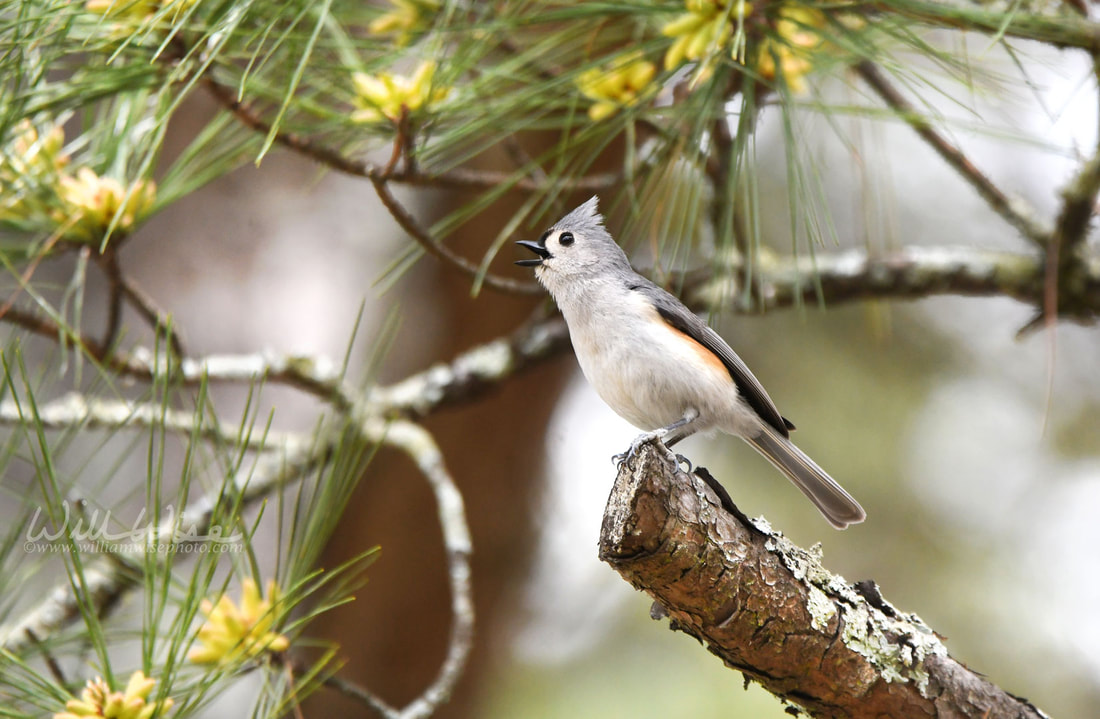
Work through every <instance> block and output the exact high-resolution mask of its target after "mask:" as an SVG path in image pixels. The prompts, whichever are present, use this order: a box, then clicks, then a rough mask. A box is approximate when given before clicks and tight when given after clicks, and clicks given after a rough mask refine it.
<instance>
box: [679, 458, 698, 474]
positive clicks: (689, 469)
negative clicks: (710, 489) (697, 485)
mask: <svg viewBox="0 0 1100 719" xmlns="http://www.w3.org/2000/svg"><path fill="white" fill-rule="evenodd" d="M681 464H685V465H687V469H685V470H684V471H685V472H687V473H688V474H691V473H692V472H693V471H694V470H695V465H693V464H692V463H691V460H690V459H688V458H687V457H685V456H684V455H682V454H678V455H676V466H677V467H678V466H680V465H681Z"/></svg>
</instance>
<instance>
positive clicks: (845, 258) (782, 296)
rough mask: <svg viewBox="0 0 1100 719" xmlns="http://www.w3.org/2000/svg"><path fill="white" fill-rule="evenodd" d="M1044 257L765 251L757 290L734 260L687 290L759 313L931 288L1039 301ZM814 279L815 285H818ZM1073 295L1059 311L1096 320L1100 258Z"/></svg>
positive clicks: (703, 299) (962, 251) (909, 295)
mask: <svg viewBox="0 0 1100 719" xmlns="http://www.w3.org/2000/svg"><path fill="white" fill-rule="evenodd" d="M1044 265H1045V261H1044V258H1042V257H1041V256H1033V255H1024V254H1019V253H1014V252H1002V251H996V250H981V249H975V248H968V247H921V246H913V247H908V248H906V249H902V250H896V251H893V252H889V253H885V254H881V255H876V254H872V253H869V252H867V251H865V250H847V251H842V252H835V253H830V254H818V255H817V256H816V257H798V258H790V257H784V258H781V259H776V258H768V257H762V258H760V259H759V260H758V266H757V267H756V268H755V269H754V272H753V282H754V287H755V291H754V292H753V293H751V294H750V293H745V292H744V291H742V288H741V286H740V279H739V278H740V277H742V276H743V272H742V271H741V269H740V266H739V263H737V262H734V263H731V266H730V267H729V268H728V269H723V270H721V271H719V272H714V273H712V272H709V271H708V272H706V273H703V274H700V275H698V276H695V277H689V278H688V281H687V282H686V283H685V288H686V289H685V293H684V294H685V297H686V299H687V301H688V303H689V304H690V305H691V306H693V307H696V308H707V309H717V308H722V307H726V308H730V309H733V310H734V311H737V312H742V313H749V312H761V311H767V310H771V309H776V308H780V307H787V306H790V305H793V304H796V303H813V302H821V303H822V304H825V305H836V304H841V303H844V302H852V301H857V300H866V299H882V300H887V299H889V300H903V299H920V298H923V297H932V296H935V295H965V296H970V297H1011V298H1013V299H1016V300H1019V301H1021V302H1024V303H1026V304H1029V305H1032V306H1034V307H1042V306H1043V282H1044ZM815 283H816V284H815ZM1063 292H1064V293H1066V292H1068V293H1071V295H1072V302H1067V303H1065V304H1064V305H1063V306H1060V307H1059V312H1060V313H1061V316H1063V317H1071V318H1073V319H1076V320H1079V321H1093V320H1095V319H1096V317H1097V316H1098V315H1100V258H1095V257H1094V258H1089V259H1085V260H1082V267H1081V273H1080V277H1079V278H1078V281H1077V282H1076V283H1075V284H1074V286H1073V287H1071V288H1063Z"/></svg>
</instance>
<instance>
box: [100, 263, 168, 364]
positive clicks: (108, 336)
mask: <svg viewBox="0 0 1100 719" xmlns="http://www.w3.org/2000/svg"><path fill="white" fill-rule="evenodd" d="M98 264H99V266H100V267H101V268H102V270H103V274H104V275H106V276H107V283H108V292H109V296H108V313H107V327H106V330H105V331H104V336H103V340H102V343H101V344H102V346H103V347H112V346H113V345H114V343H115V340H116V339H117V338H118V331H119V328H120V322H121V319H122V302H123V300H124V299H125V300H128V301H129V302H130V304H131V305H133V307H134V309H135V310H137V313H138V314H139V315H141V317H142V319H144V320H145V321H146V322H148V323H149V325H150V326H151V327H152V328H153V331H154V332H164V333H165V336H166V337H167V338H168V346H169V347H170V348H171V349H172V351H173V352H175V354H176V356H177V357H183V356H185V355H186V351H185V349H184V346H183V339H182V338H181V337H180V334H179V331H178V330H177V329H176V328H175V327H174V326H173V325H172V322H171V320H170V319H169V318H168V317H166V316H165V315H164V313H162V312H161V311H160V310H159V309H157V306H156V303H155V302H154V301H153V299H152V298H151V297H149V296H148V295H146V294H145V293H144V292H142V291H141V288H139V287H138V286H137V285H136V284H134V282H133V281H132V280H131V279H130V278H129V277H127V276H126V274H125V273H124V272H123V271H122V266H121V265H120V264H119V261H118V250H117V248H114V247H111V248H108V250H107V252H106V253H105V254H103V255H101V256H100V257H99V262H98Z"/></svg>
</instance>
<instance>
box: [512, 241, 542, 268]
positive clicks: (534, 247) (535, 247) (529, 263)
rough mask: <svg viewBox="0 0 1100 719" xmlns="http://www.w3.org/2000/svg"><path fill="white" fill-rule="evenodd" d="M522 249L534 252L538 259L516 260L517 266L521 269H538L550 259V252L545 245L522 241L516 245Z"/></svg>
mask: <svg viewBox="0 0 1100 719" xmlns="http://www.w3.org/2000/svg"><path fill="white" fill-rule="evenodd" d="M516 244H517V245H519V246H520V247H526V248H527V249H529V250H531V251H532V252H534V253H535V254H536V255H538V257H536V258H534V259H531V260H516V264H517V265H519V266H521V267H538V266H539V265H541V264H542V261H543V260H545V259H548V258H549V257H550V250H548V249H546V248H545V247H544V246H543V245H540V244H539V243H537V242H532V241H530V240H520V241H519V242H517V243H516Z"/></svg>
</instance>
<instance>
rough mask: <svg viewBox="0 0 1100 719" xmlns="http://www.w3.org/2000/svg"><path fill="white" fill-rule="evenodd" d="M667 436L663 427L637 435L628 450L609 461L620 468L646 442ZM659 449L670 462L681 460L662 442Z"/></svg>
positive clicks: (666, 430)
mask: <svg viewBox="0 0 1100 719" xmlns="http://www.w3.org/2000/svg"><path fill="white" fill-rule="evenodd" d="M667 434H668V429H667V428H665V427H662V428H661V429H655V430H653V431H652V432H643V433H642V434H639V435H638V436H637V437H635V438H634V441H633V442H631V443H630V449H628V450H627V451H625V452H622V453H621V454H616V455H615V456H614V457H612V458H611V461H612V462H614V463H615V466H616V467H619V468H622V466H623V462H625V461H627V460H628V459H633V458H634V455H636V454H637V453H638V449H639V448H640V447H641V446H642V445H643V444H645V443H646V442H652V441H653V440H655V439H656V440H660V439H664V437H665V435H667ZM661 449H663V450H664V451H665V453H666V456H667V457H668V459H669V460H671V461H674V462H678V461H679V460H681V459H683V458H682V457H680V455H678V454H673V453H672V450H670V449H669V448H668V447H665V445H664V443H663V442H662V443H661ZM684 461H685V462H686V461H687V460H686V459H685V460H684ZM690 464H691V463H690V462H688V465H689V466H690Z"/></svg>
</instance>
